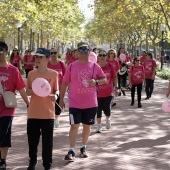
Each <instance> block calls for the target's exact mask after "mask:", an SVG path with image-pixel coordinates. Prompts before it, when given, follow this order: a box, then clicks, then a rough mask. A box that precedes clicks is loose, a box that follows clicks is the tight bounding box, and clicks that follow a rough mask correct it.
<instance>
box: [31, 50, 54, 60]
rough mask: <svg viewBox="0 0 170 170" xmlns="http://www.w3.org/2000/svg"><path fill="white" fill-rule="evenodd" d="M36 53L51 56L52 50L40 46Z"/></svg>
mask: <svg viewBox="0 0 170 170" xmlns="http://www.w3.org/2000/svg"><path fill="white" fill-rule="evenodd" d="M34 55H37V56H46V57H48V58H49V57H50V55H51V54H50V50H49V49H47V48H38V49H37V51H36V53H35V54H34Z"/></svg>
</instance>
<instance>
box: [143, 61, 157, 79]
mask: <svg viewBox="0 0 170 170" xmlns="http://www.w3.org/2000/svg"><path fill="white" fill-rule="evenodd" d="M155 67H156V61H155V60H153V59H150V60H145V62H144V68H145V78H147V79H151V78H152V72H153V68H155Z"/></svg>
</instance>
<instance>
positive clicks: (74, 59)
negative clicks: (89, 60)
mask: <svg viewBox="0 0 170 170" xmlns="http://www.w3.org/2000/svg"><path fill="white" fill-rule="evenodd" d="M68 60H69V64H70V63H73V62H74V61H76V60H78V58H75V57H74V56H71V57H70V58H69V59H68Z"/></svg>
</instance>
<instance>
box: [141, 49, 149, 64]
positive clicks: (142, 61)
mask: <svg viewBox="0 0 170 170" xmlns="http://www.w3.org/2000/svg"><path fill="white" fill-rule="evenodd" d="M146 55H147V53H146V51H143V52H142V56H141V57H140V64H141V65H144V63H145V61H146Z"/></svg>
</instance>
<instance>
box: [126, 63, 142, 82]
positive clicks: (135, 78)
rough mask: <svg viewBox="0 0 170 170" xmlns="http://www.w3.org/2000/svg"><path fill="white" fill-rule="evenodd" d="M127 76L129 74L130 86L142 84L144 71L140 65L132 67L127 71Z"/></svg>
mask: <svg viewBox="0 0 170 170" xmlns="http://www.w3.org/2000/svg"><path fill="white" fill-rule="evenodd" d="M129 74H131V83H132V84H134V85H136V84H141V83H143V75H144V74H145V69H144V67H143V66H142V65H139V66H132V67H131V68H130V70H129Z"/></svg>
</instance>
